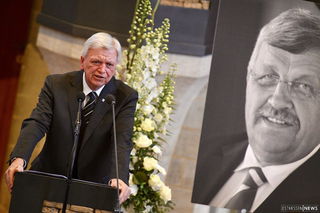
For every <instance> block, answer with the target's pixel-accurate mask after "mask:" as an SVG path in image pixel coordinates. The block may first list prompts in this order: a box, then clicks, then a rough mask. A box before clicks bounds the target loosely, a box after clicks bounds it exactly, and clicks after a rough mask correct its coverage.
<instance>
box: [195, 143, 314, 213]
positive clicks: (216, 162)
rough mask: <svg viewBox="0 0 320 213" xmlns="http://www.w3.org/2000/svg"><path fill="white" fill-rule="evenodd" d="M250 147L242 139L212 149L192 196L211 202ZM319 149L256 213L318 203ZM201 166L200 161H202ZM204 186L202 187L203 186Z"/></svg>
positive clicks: (198, 199)
mask: <svg viewBox="0 0 320 213" xmlns="http://www.w3.org/2000/svg"><path fill="white" fill-rule="evenodd" d="M247 146H248V142H247V141H242V142H239V143H236V144H232V145H230V146H224V147H222V148H221V149H220V150H219V151H217V150H213V151H211V154H209V153H208V155H210V158H207V162H208V159H210V161H211V162H210V165H211V166H210V167H211V168H212V169H211V170H209V171H208V169H207V171H200V170H199V171H198V174H199V178H198V180H197V181H199V182H201V184H199V187H198V190H197V191H196V193H195V194H194V195H193V200H196V202H197V203H201V204H206V205H209V204H210V202H211V201H212V199H213V198H214V196H216V194H217V193H218V192H219V190H220V189H221V187H222V186H223V185H224V184H225V182H226V181H227V180H228V179H229V178H230V176H231V175H232V174H233V171H234V169H236V168H237V166H238V165H239V164H240V163H241V162H242V160H243V158H244V156H245V152H246V149H247ZM319 162H320V151H318V152H317V153H315V155H313V156H312V157H311V158H309V159H308V160H307V161H306V162H305V163H304V164H302V165H301V166H300V167H298V168H297V169H296V170H295V171H293V172H292V173H291V174H290V175H289V176H288V177H287V178H286V179H285V180H284V181H283V182H282V183H281V184H280V185H279V186H278V187H277V188H276V189H275V190H274V191H273V192H272V193H271V194H270V195H269V196H268V197H267V198H266V200H265V201H264V202H263V203H262V204H261V205H260V206H259V207H258V208H257V209H256V210H255V212H264V213H265V212H280V210H281V205H283V204H284V205H285V204H319V202H320V193H319V189H320V181H319V180H320V167H319ZM200 165H201V164H200ZM200 185H201V187H200Z"/></svg>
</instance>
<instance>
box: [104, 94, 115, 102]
mask: <svg viewBox="0 0 320 213" xmlns="http://www.w3.org/2000/svg"><path fill="white" fill-rule="evenodd" d="M106 102H107V103H108V104H112V102H116V98H115V97H114V95H112V94H109V95H107V97H106Z"/></svg>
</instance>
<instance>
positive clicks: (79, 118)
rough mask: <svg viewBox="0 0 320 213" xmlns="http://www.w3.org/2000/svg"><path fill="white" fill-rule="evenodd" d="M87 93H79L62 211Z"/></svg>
mask: <svg viewBox="0 0 320 213" xmlns="http://www.w3.org/2000/svg"><path fill="white" fill-rule="evenodd" d="M84 98H85V95H84V93H83V92H82V91H81V92H79V93H78V94H77V101H78V111H77V118H76V122H75V128H74V133H73V134H74V135H73V136H74V137H73V147H72V151H71V155H70V159H69V167H68V176H67V177H68V180H67V188H66V194H65V199H64V202H63V207H62V212H63V213H65V212H66V207H67V201H68V196H69V185H70V181H71V179H72V173H73V169H74V162H75V157H76V154H77V147H78V142H79V134H80V127H81V108H82V103H83V101H84Z"/></svg>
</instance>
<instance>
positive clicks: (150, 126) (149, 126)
mask: <svg viewBox="0 0 320 213" xmlns="http://www.w3.org/2000/svg"><path fill="white" fill-rule="evenodd" d="M154 127H155V123H154V121H153V120H151V119H149V118H146V119H145V120H144V121H142V123H141V128H142V129H143V130H144V131H147V132H151V131H153V130H154Z"/></svg>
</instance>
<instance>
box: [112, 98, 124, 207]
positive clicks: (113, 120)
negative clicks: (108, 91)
mask: <svg viewBox="0 0 320 213" xmlns="http://www.w3.org/2000/svg"><path fill="white" fill-rule="evenodd" d="M115 103H116V101H115V100H114V98H113V100H112V101H111V105H112V122H113V139H114V140H113V141H114V151H115V160H116V178H117V203H116V207H115V209H114V211H113V212H114V213H122V211H121V208H120V199H119V168H118V148H117V135H116V119H115V110H114V105H115Z"/></svg>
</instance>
